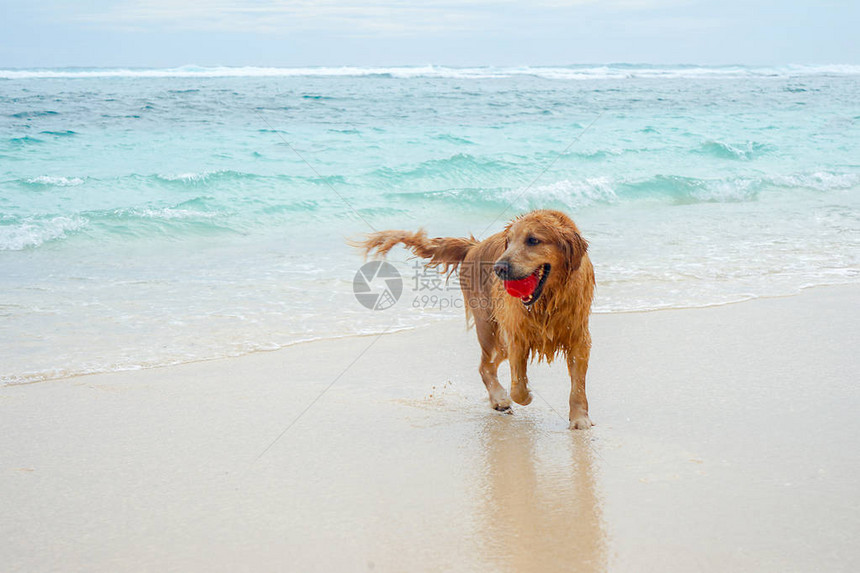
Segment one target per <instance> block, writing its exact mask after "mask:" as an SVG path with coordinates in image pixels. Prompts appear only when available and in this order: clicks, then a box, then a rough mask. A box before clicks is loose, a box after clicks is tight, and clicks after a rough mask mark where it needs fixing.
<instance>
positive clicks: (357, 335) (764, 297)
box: [0, 283, 860, 388]
mask: <svg viewBox="0 0 860 573" xmlns="http://www.w3.org/2000/svg"><path fill="white" fill-rule="evenodd" d="M834 288H835V289H839V288H860V283H839V284H823V285H809V286H801V287H799V288H798V290H797V292H794V293H789V294H768V295H750V296H749V298H744V299H741V300H735V301H728V302H718V303H708V304H703V305H698V306H677V307H664V308H653V309H644V310H608V311H592V313H591V316H592V317H596V316H614V315H638V314H652V313H660V312H665V311H687V310H701V309H709V308H721V307H726V306H734V305H739V304H745V303H748V302H753V301H757V300H770V299H784V298H792V297H797V296H802V295H803V294H804V293H806V292H808V291H815V290H819V289H834ZM459 319H462V320H463V321H465V315H462V313H461V315H459V316H454V315H450V316H447V317H440V318H434V319H432V320H431V321H430V322H428V323H425V324H416V325H407V326H401V327H397V328H396V329H394V330H386V331H381V332H380V331H374V332H368V333H355V334H341V335H336V336H320V337H316V338H308V339H302V340H297V341H295V342H290V343H287V344H282V345H279V346H277V347H276V348H263V349H258V350H252V351H249V352H244V353H240V354H234V355H226V356H213V357H211V358H197V359H192V360H187V361H178V362H168V363H164V364H155V365H139V366H130V367H121V368H117V369H104V370H97V371H93V372H81V373H72V374H63V375H59V376H51V377H46V378H38V379H34V380H27V379H24V380H21V381H7V382H0V388H3V387H6V386H27V385H30V384H40V383H43V382H56V381H61V380H72V379H76V378H82V377H86V376H99V375H105V374H121V373H130V372H138V371H141V370H158V369H162V368H173V367H177V366H183V365H188V364H198V363H206V362H213V361H219V360H234V359H241V358H243V357H246V356H254V355H258V354H268V353H271V352H280V351H282V350H286V349H289V348H294V347H297V346H302V345H306V344H315V343H320V342H322V343H324V342H327V341H332V340H344V339H353V338H354V339H361V338H367V337H373V336H388V335H392V334H398V333H401V332H411V331H415V330H421V329H426V328H433V327H434V326H436V325H438V324H447V323H451V324H453V322H454V321H456V320H459ZM469 330H470V331H471V330H472V328H471V327H470V328H469Z"/></svg>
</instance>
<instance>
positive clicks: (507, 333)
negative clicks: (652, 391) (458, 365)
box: [356, 210, 595, 429]
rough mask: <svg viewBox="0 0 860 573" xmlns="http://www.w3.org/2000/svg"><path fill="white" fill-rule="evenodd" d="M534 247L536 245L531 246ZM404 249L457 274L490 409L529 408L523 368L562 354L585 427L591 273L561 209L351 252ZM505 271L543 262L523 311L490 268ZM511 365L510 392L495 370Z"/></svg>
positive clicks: (373, 243) (573, 403)
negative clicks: (496, 226)
mask: <svg viewBox="0 0 860 573" xmlns="http://www.w3.org/2000/svg"><path fill="white" fill-rule="evenodd" d="M535 241H537V244H532V243H534V242H535ZM398 244H403V245H404V246H405V247H406V248H408V249H409V250H411V251H412V252H413V253H414V254H415V255H417V256H419V257H421V258H424V259H429V260H428V262H427V263H426V264H427V266H432V267H437V268H440V269H441V270H443V271H445V272H448V273H453V272H455V271H456V272H459V275H460V287H461V289H462V291H463V297H464V299H465V301H466V314H467V316H469V317H471V318H473V319H474V323H475V328H476V330H477V334H478V342H479V343H480V345H481V365H480V367H479V372H480V374H481V378H482V380H483V382H484V385H485V386H486V387H487V391H488V392H489V396H490V404H491V406H492V407H493V408H495V409H496V410H500V411H508V410H509V409H510V406H511V403H510V398H513V400H514V401H515V402H517V403H519V404H522V405H527V404H529V403H530V402H531V400H532V395H531V392H530V391H529V389H528V377H527V375H526V368H527V365H528V362H529V360H531V359H533V358H535V357H537V358H538V360H539V361H540V360H546V361H547V362H552V361H553V359H554V358H555V357H556V355H557V354H559V353H561V354H563V355H564V356H565V360H566V362H567V366H568V371H569V374H570V378H571V392H570V427H571V428H572V429H584V428H589V427H591V425H592V423H591V420H590V418H589V417H588V400H587V398H586V394H585V376H586V372H587V370H588V358H589V354H590V350H591V335H590V333H589V329H588V319H589V315H590V313H591V302H592V298H593V296H594V285H595V280H594V269H593V267H592V265H591V260H590V259H589V257H588V243H587V242H586V241H585V239H584V238H583V237H582V235H581V234H580V232H579V229H578V228H577V227H576V224H574V222H573V221H572V220H571V219H570V218H569V217H568V216H567V215H565V214H564V213H561V212H559V211H550V210H539V211H532V212H531V213H528V214H526V215H523V216H521V217H518V218H516V219H514V220H513V221H511V222H510V223H509V224H508V225H507V226H506V227H505V229H504V230H503V231H502V232H500V233H496V234H495V235H492V236H491V237H489V238H487V239H485V240H483V241H478V240H477V239H475V238H474V237H469V238H450V237H439V238H428V237H427V234H426V233H425V232H424V231H422V230H419V231H418V232H414V233H413V232H409V231H380V232H377V233H372V234H370V235H368V236H367V237H366V238H365V239H364V240H363V241H360V242H358V243H356V246H358V247H359V248H361V249H363V250H364V252H365V254H374V253H375V254H377V255H380V256H384V255H385V254H386V253H388V251H390V250H391V249H392V248H393V247H394V246H396V245H398ZM497 263H501V264H503V265H507V269H508V272H510V276H511V277H512V278H521V277H525V276H528V275H530V274H532V273H533V272H535V270H536V269H538V268H540V267H541V266H542V265H546V264H549V265H550V270H549V275H548V276H547V278H546V281H545V283H544V285H543V290H542V292H541V294H540V297H539V298H538V299H537V300H536V301H535V302H534V303H533V304H532V305H531V306H526V305H525V304H524V303H523V302H522V301H521V300H520V299H519V298H516V297H513V296H510V295H508V294H507V292H505V288H504V285H503V282H502V280H501V279H499V277H498V276H497V275H496V273H495V272H493V265H495V264H497ZM506 359H507V360H508V361H509V362H510V366H511V392H510V398H509V396H508V393H507V391H506V390H505V389H504V388H503V387H502V386H501V385H500V384H499V381H498V377H497V370H498V367H499V364H500V363H501V362H502V361H504V360H506Z"/></svg>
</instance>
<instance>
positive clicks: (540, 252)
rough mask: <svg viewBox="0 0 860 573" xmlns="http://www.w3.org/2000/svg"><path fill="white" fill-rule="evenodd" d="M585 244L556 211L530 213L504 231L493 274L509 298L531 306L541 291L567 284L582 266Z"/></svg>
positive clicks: (564, 217)
mask: <svg viewBox="0 0 860 573" xmlns="http://www.w3.org/2000/svg"><path fill="white" fill-rule="evenodd" d="M587 250H588V243H587V242H586V241H585V239H583V238H582V235H580V234H579V229H577V227H576V225H575V224H574V222H573V221H572V220H571V219H570V217H568V216H567V215H565V214H564V213H561V212H559V211H548V210H541V211H532V212H531V213H528V214H527V215H523V216H522V217H519V218H517V219H514V220H513V221H511V223H510V224H508V226H507V227H506V228H505V252H504V253H502V256H501V257H499V258H498V260H497V261H496V263H495V264H494V265H493V271H494V272H495V273H496V275H497V276H498V277H499V278H500V279H502V281H504V283H505V289H506V290H507V291H508V293H509V294H511V295H512V296H517V297H519V298H520V299H522V301H523V303H524V304H525V305H527V306H528V305H532V304H534V303H535V302H536V301H537V300H538V299H539V298H540V296H541V294H542V293H543V292H544V290H545V289H548V288H554V287H555V286H556V285H558V286H561V283H563V282H564V281H566V280H568V278H569V276H570V274H571V273H574V272H576V271H577V270H578V269H579V266H580V264H581V263H582V257H584V256H585V253H586V251H587Z"/></svg>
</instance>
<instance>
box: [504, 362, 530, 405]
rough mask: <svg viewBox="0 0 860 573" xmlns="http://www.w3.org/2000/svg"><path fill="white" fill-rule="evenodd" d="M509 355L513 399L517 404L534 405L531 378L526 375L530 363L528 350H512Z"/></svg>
mask: <svg viewBox="0 0 860 573" xmlns="http://www.w3.org/2000/svg"><path fill="white" fill-rule="evenodd" d="M508 353H509V356H508V360H509V361H510V363H511V398H512V399H513V401H514V402H516V403H517V404H522V405H523V406H527V405H529V404H531V403H532V393H531V390H529V378H528V376H527V375H526V368H527V367H528V362H529V353H528V350H523V349H521V348H511V349H509V351H508Z"/></svg>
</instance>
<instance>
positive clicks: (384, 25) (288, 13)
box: [75, 0, 687, 36]
mask: <svg viewBox="0 0 860 573" xmlns="http://www.w3.org/2000/svg"><path fill="white" fill-rule="evenodd" d="M686 1H687V0H538V1H535V2H529V3H525V2H522V1H516V0H461V1H459V2H451V1H450V0H429V1H425V2H422V3H420V4H417V3H407V2H403V1H398V0H376V1H372V2H367V1H361V2H358V1H349V0H315V1H311V0H185V1H183V2H176V1H175V0H126V1H123V2H119V3H116V2H114V3H112V4H111V5H109V6H108V7H106V9H104V10H103V11H101V12H98V13H93V12H89V13H83V14H78V15H77V16H76V17H75V19H76V20H78V21H84V22H88V23H91V24H95V25H99V26H101V27H120V28H133V29H134V28H136V29H148V28H151V27H153V26H157V27H160V28H167V29H172V30H196V31H233V32H255V33H278V32H285V31H290V32H296V31H320V30H329V31H336V32H342V33H347V34H349V35H364V34H380V35H391V36H397V35H404V34H426V33H431V32H464V31H470V30H486V29H487V28H489V27H493V25H494V24H497V23H498V18H497V17H498V14H499V11H500V10H505V9H513V8H516V9H519V10H524V11H526V12H533V13H539V12H545V13H547V14H544V16H547V15H552V14H553V13H555V12H558V11H562V10H569V9H572V8H577V7H584V6H592V7H594V6H599V7H600V8H602V9H609V10H633V11H641V10H650V9H655V8H661V7H665V6H669V5H676V4H678V3H683V2H686Z"/></svg>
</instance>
